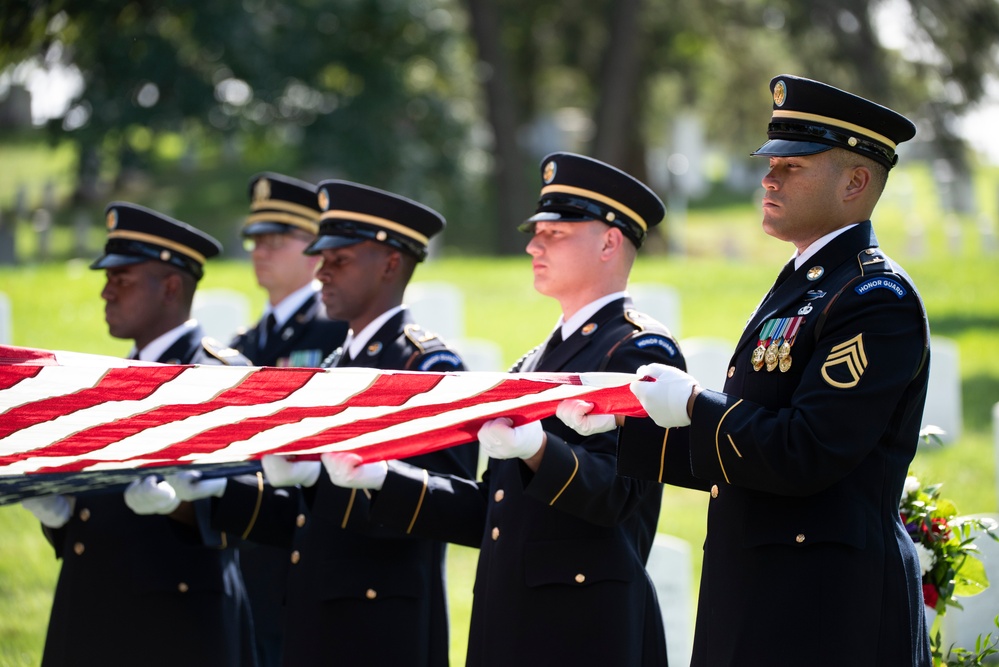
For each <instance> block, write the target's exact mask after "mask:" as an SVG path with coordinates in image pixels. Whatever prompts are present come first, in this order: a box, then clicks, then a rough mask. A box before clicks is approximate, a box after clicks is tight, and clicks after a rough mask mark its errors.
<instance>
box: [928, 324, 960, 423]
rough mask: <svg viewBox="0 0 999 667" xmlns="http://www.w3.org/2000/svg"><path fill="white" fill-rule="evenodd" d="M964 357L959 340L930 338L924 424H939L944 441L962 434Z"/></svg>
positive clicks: (939, 337)
mask: <svg viewBox="0 0 999 667" xmlns="http://www.w3.org/2000/svg"><path fill="white" fill-rule="evenodd" d="M961 419H962V417H961V358H960V354H959V352H958V347H957V342H955V341H954V340H951V339H950V338H943V337H941V336H932V337H931V338H930V381H929V386H928V387H927V390H926V408H925V409H924V410H923V421H922V425H923V426H939V427H940V428H941V429H943V431H944V433H943V435H941V436H940V439H941V440H943V441H944V442H956V441H957V440H958V439H960V437H961Z"/></svg>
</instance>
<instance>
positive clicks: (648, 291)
mask: <svg viewBox="0 0 999 667" xmlns="http://www.w3.org/2000/svg"><path fill="white" fill-rule="evenodd" d="M628 294H630V295H631V300H632V302H634V304H635V308H637V309H638V310H640V311H641V312H643V313H645V314H646V315H648V316H650V317H652V318H653V319H656V320H658V321H659V322H660V323H661V324H664V325H666V327H667V328H668V329H669V330H670V333H672V334H673V337H674V338H679V337H680V293H679V292H678V291H677V290H676V289H675V288H674V287H672V286H670V285H665V284H662V283H634V284H631V285H628Z"/></svg>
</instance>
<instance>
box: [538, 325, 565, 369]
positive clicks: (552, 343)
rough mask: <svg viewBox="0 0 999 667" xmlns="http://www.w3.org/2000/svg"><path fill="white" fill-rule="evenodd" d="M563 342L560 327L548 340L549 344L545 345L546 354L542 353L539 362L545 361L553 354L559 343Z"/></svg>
mask: <svg viewBox="0 0 999 667" xmlns="http://www.w3.org/2000/svg"><path fill="white" fill-rule="evenodd" d="M561 342H562V327H559V328H557V329H555V331H554V332H552V335H551V336H550V337H549V338H548V342H547V343H546V344H545V349H544V352H542V353H541V359H539V361H541V360H544V359H545V358H546V357H547V356H548V355H549V354H551V353H552V350H554V349H555V348H556V347H558V345H559V343H561Z"/></svg>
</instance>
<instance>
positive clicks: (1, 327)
mask: <svg viewBox="0 0 999 667" xmlns="http://www.w3.org/2000/svg"><path fill="white" fill-rule="evenodd" d="M13 322H14V320H13V318H12V316H11V312H10V299H9V298H8V297H7V295H6V294H4V293H3V292H0V345H11V344H12V343H13V342H14V324H13Z"/></svg>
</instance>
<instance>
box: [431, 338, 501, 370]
mask: <svg viewBox="0 0 999 667" xmlns="http://www.w3.org/2000/svg"><path fill="white" fill-rule="evenodd" d="M445 340H447V343H448V345H450V346H451V347H453V348H454V349H455V350H456V351H457V352H458V354H460V355H461V358H462V360H463V361H464V362H465V368H466V369H467V370H470V371H505V370H507V369H506V368H504V367H503V350H502V348H500V346H499V344H498V343H494V342H493V341H491V340H486V339H485V338H457V339H455V340H449V339H445Z"/></svg>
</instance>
